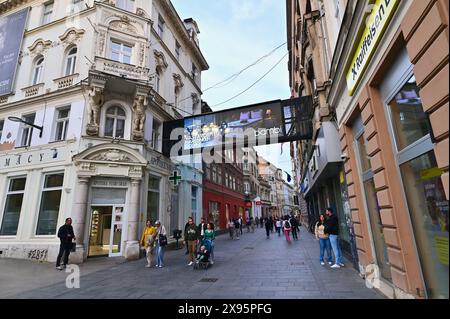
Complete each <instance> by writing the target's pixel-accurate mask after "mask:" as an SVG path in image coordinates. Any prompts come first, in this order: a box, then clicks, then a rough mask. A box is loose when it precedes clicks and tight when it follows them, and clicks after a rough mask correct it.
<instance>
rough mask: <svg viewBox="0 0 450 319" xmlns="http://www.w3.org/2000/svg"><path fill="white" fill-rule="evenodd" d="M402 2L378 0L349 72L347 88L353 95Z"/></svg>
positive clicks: (397, 0) (367, 22) (398, 0)
mask: <svg viewBox="0 0 450 319" xmlns="http://www.w3.org/2000/svg"><path fill="white" fill-rule="evenodd" d="M399 3H400V0H377V1H376V2H375V4H374V5H373V8H372V13H371V14H370V16H369V17H368V19H367V20H366V28H365V30H364V33H363V35H362V38H361V40H360V42H359V45H358V46H357V50H356V53H355V56H354V57H353V60H352V64H351V65H350V69H349V70H348V72H347V87H348V91H349V94H350V95H353V93H354V92H355V89H356V87H357V85H358V84H359V81H360V80H361V77H362V75H363V74H364V71H365V70H366V68H367V65H368V64H369V62H370V59H371V58H372V56H373V54H374V53H375V49H376V48H377V46H378V44H379V42H380V40H381V38H382V36H383V34H384V32H385V31H386V28H387V26H388V25H389V22H390V21H391V19H392V16H393V15H394V12H395V10H396V9H397V6H398V4H399Z"/></svg>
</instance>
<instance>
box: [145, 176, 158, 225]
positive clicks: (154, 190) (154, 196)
mask: <svg viewBox="0 0 450 319" xmlns="http://www.w3.org/2000/svg"><path fill="white" fill-rule="evenodd" d="M160 184H161V178H159V177H155V176H149V178H148V196H147V220H152V221H153V222H155V221H156V220H158V219H159V189H160Z"/></svg>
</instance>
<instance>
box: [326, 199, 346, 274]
mask: <svg viewBox="0 0 450 319" xmlns="http://www.w3.org/2000/svg"><path fill="white" fill-rule="evenodd" d="M326 214H327V216H328V218H327V219H326V220H325V229H324V233H325V234H328V235H329V238H330V242H331V247H332V248H333V253H334V257H335V259H336V260H335V262H334V265H333V266H331V268H341V267H344V263H343V262H342V251H341V247H340V245H339V221H338V218H337V215H336V213H334V212H333V209H332V208H327V211H326Z"/></svg>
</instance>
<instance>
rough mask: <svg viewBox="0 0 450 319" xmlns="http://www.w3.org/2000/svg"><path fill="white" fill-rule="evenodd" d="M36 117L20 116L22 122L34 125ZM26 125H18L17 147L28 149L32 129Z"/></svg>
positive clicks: (29, 115) (33, 115)
mask: <svg viewBox="0 0 450 319" xmlns="http://www.w3.org/2000/svg"><path fill="white" fill-rule="evenodd" d="M35 117H36V113H32V114H28V115H24V116H22V120H23V121H24V122H26V123H29V124H34V119H35ZM26 123H23V122H22V123H20V130H19V131H20V133H19V136H20V139H19V142H20V143H19V146H18V147H28V146H30V145H31V137H32V136H33V127H32V126H30V125H28V124H26Z"/></svg>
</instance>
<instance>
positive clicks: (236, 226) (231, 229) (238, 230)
mask: <svg viewBox="0 0 450 319" xmlns="http://www.w3.org/2000/svg"><path fill="white" fill-rule="evenodd" d="M262 222H263V219H262V218H261V219H259V218H258V217H255V218H253V217H252V216H249V217H247V218H246V222H245V227H246V228H247V233H249V232H252V233H254V232H255V227H259V225H261V227H262ZM243 228H244V221H243V219H242V217H240V216H239V217H237V218H230V219H229V220H228V222H227V229H228V233H229V235H230V239H235V238H236V239H240V237H241V236H242V234H243V233H244V231H243Z"/></svg>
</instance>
